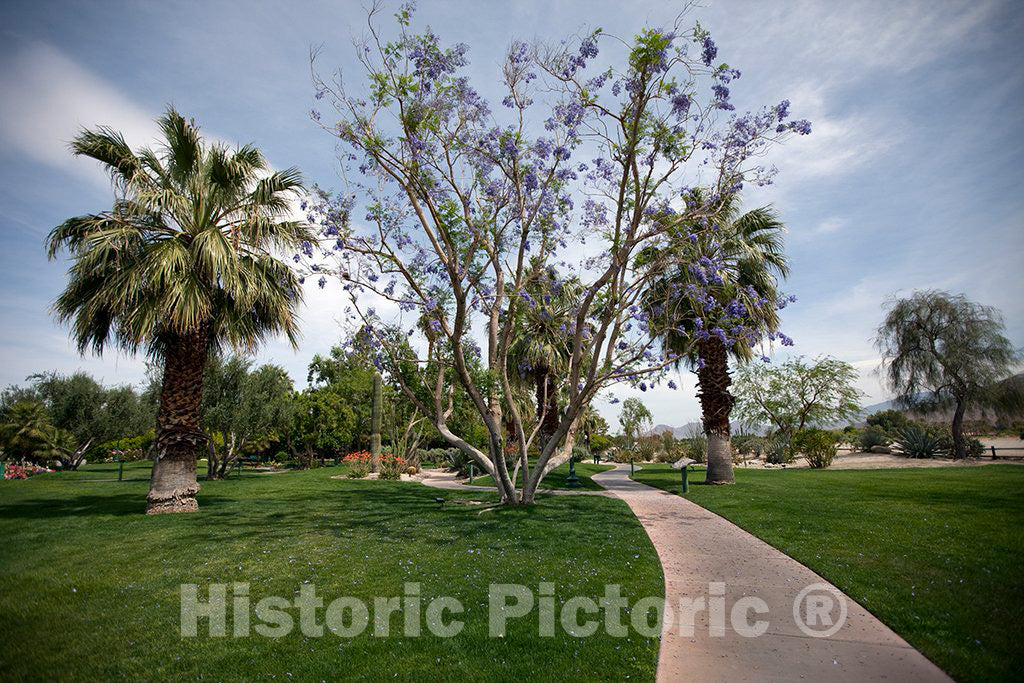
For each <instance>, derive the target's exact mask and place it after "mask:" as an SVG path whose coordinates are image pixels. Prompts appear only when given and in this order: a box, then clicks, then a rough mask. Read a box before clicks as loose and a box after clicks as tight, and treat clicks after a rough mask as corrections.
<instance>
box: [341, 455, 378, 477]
mask: <svg viewBox="0 0 1024 683" xmlns="http://www.w3.org/2000/svg"><path fill="white" fill-rule="evenodd" d="M342 462H344V463H345V464H346V465H348V468H349V469H348V476H349V478H350V479H362V478H363V477H365V476H366V475H368V474H369V473H370V468H371V466H372V457H371V456H370V453H369V452H367V451H359V452H358V453H350V454H349V455H346V456H345V457H344V458H342Z"/></svg>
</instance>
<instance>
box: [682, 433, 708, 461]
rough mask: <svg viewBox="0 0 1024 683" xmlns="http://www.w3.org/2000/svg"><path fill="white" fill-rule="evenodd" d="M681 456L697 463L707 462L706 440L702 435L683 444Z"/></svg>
mask: <svg viewBox="0 0 1024 683" xmlns="http://www.w3.org/2000/svg"><path fill="white" fill-rule="evenodd" d="M683 444H684V445H683V455H684V456H685V457H687V458H691V459H693V460H695V461H697V462H699V463H705V462H707V461H708V440H707V437H705V436H704V435H700V436H695V437H692V438H689V439H687V440H686V441H684V442H683Z"/></svg>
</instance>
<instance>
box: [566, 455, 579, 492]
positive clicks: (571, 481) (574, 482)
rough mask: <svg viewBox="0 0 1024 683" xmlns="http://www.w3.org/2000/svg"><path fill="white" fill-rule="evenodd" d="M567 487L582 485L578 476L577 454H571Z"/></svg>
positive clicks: (574, 487) (573, 487)
mask: <svg viewBox="0 0 1024 683" xmlns="http://www.w3.org/2000/svg"><path fill="white" fill-rule="evenodd" d="M565 487H566V488H569V489H578V488H579V487H580V480H579V477H577V476H576V456H575V455H570V456H569V476H568V477H566V479H565Z"/></svg>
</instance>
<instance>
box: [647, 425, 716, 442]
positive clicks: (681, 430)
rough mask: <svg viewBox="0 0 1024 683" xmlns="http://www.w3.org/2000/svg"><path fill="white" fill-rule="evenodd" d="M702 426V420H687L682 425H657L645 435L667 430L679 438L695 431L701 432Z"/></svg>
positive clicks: (661, 432)
mask: <svg viewBox="0 0 1024 683" xmlns="http://www.w3.org/2000/svg"><path fill="white" fill-rule="evenodd" d="M701 429H702V427H701V423H700V422H687V423H686V424H684V425H683V426H682V427H672V426H670V425H663V424H660V425H655V426H654V427H653V428H651V429H650V430H648V431H647V432H646V433H645V434H644V436H658V435H659V434H664V433H665V432H672V436H674V437H675V438H677V439H685V438H686V437H688V436H690V434H693V433H698V434H699V433H700V431H701Z"/></svg>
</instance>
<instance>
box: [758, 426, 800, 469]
mask: <svg viewBox="0 0 1024 683" xmlns="http://www.w3.org/2000/svg"><path fill="white" fill-rule="evenodd" d="M764 461H765V462H767V463H771V464H772V465H781V464H783V463H790V462H793V451H792V450H791V449H790V439H789V437H788V436H787V435H785V434H783V433H781V432H780V433H779V434H776V435H775V436H773V437H771V438H770V439H768V441H767V442H766V443H765V445H764Z"/></svg>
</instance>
